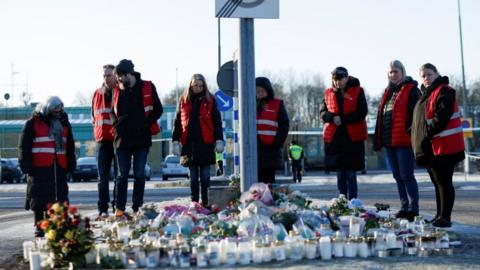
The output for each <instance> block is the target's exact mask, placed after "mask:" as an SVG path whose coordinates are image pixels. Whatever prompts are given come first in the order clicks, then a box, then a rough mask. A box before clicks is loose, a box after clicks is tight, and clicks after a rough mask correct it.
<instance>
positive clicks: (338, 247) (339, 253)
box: [332, 231, 344, 258]
mask: <svg viewBox="0 0 480 270" xmlns="http://www.w3.org/2000/svg"><path fill="white" fill-rule="evenodd" d="M332 243H333V254H334V255H335V257H336V258H340V257H343V245H344V239H343V236H342V232H340V231H337V233H336V234H335V237H334V238H333V239H332Z"/></svg>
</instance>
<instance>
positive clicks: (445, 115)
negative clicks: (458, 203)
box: [411, 63, 465, 227]
mask: <svg viewBox="0 0 480 270" xmlns="http://www.w3.org/2000/svg"><path fill="white" fill-rule="evenodd" d="M420 77H421V79H422V86H421V88H420V90H421V91H422V96H421V97H420V99H419V101H418V102H417V104H416V105H415V109H414V111H413V120H412V132H411V134H412V147H413V152H414V154H415V159H416V161H417V164H418V165H420V166H425V167H427V171H428V174H429V175H430V179H431V181H432V183H433V185H434V186H435V198H436V202H437V212H436V215H435V217H434V218H433V219H432V220H430V221H429V222H431V223H432V225H433V226H435V227H450V226H452V223H451V214H452V209H453V204H454V202H455V188H454V187H453V183H452V178H453V172H454V169H455V165H456V164H457V163H458V162H460V161H462V160H463V159H465V153H464V151H465V146H464V142H463V132H462V127H461V120H460V113H459V111H458V105H457V101H456V97H455V92H456V91H455V90H454V89H453V88H451V87H450V86H448V84H449V80H448V77H446V76H440V74H439V72H438V70H437V68H436V67H435V66H434V65H432V64H430V63H427V64H424V65H422V66H421V67H420Z"/></svg>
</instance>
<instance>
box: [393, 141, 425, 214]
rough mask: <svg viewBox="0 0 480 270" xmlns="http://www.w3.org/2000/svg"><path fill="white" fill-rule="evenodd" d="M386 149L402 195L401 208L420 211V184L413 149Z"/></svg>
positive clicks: (399, 192)
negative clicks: (414, 170)
mask: <svg viewBox="0 0 480 270" xmlns="http://www.w3.org/2000/svg"><path fill="white" fill-rule="evenodd" d="M386 149H387V157H388V162H389V163H390V167H391V168H392V173H393V178H395V181H396V182H397V187H398V194H399V195H400V203H401V208H400V210H402V211H409V212H415V213H418V185H417V180H416V179H415V175H414V174H413V169H414V166H415V157H414V156H413V150H412V148H408V147H386Z"/></svg>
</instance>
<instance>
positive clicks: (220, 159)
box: [215, 153, 223, 176]
mask: <svg viewBox="0 0 480 270" xmlns="http://www.w3.org/2000/svg"><path fill="white" fill-rule="evenodd" d="M215 160H216V163H217V173H216V175H217V176H220V175H223V153H215Z"/></svg>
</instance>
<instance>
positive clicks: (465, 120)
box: [462, 117, 473, 138]
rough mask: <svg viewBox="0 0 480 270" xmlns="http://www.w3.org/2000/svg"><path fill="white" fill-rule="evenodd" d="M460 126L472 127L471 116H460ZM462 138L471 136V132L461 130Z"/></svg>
mask: <svg viewBox="0 0 480 270" xmlns="http://www.w3.org/2000/svg"><path fill="white" fill-rule="evenodd" d="M462 128H472V118H471V117H468V118H462ZM463 137H464V138H473V132H472V131H471V130H469V131H464V132H463Z"/></svg>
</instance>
